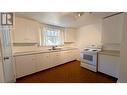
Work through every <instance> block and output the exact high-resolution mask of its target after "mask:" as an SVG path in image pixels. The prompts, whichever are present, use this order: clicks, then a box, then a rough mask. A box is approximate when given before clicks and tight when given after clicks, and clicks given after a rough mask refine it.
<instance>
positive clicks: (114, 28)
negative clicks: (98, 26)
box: [102, 13, 123, 44]
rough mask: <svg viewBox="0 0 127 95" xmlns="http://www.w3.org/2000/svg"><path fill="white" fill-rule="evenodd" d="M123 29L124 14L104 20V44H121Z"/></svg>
mask: <svg viewBox="0 0 127 95" xmlns="http://www.w3.org/2000/svg"><path fill="white" fill-rule="evenodd" d="M122 29H123V14H122V13H121V14H117V15H114V16H111V17H108V18H105V19H103V23H102V43H104V44H112V43H116V44H120V42H121V33H122Z"/></svg>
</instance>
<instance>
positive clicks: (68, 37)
mask: <svg viewBox="0 0 127 95" xmlns="http://www.w3.org/2000/svg"><path fill="white" fill-rule="evenodd" d="M75 38H76V30H75V29H71V28H67V29H65V42H75V41H76V39H75Z"/></svg>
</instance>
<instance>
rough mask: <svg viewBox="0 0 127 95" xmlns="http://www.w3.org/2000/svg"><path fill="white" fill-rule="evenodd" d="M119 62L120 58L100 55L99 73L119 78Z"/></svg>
mask: <svg viewBox="0 0 127 95" xmlns="http://www.w3.org/2000/svg"><path fill="white" fill-rule="evenodd" d="M119 62H120V57H119V56H112V55H104V54H99V57H98V71H99V72H102V73H105V74H107V75H110V76H112V77H115V78H118V70H119V69H118V67H119Z"/></svg>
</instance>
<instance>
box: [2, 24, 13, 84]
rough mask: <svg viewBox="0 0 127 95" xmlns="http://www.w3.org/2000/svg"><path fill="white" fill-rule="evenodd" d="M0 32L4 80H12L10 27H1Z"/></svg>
mask: <svg viewBox="0 0 127 95" xmlns="http://www.w3.org/2000/svg"><path fill="white" fill-rule="evenodd" d="M0 32H1V49H2V60H3V72H4V82H14V81H15V74H14V65H13V62H12V48H11V47H12V45H11V36H10V32H11V28H10V27H9V26H6V27H5V26H4V27H2V31H0Z"/></svg>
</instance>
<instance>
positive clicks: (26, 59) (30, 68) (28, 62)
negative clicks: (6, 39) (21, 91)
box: [15, 55, 36, 78]
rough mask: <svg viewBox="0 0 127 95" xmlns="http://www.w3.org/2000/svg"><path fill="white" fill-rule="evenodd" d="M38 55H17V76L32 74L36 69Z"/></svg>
mask: <svg viewBox="0 0 127 95" xmlns="http://www.w3.org/2000/svg"><path fill="white" fill-rule="evenodd" d="M35 63H36V57H35V56H34V55H24V56H16V57H15V66H16V77H17V78H19V77H22V76H25V75H29V74H32V73H34V72H35V71H36V64H35Z"/></svg>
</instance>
